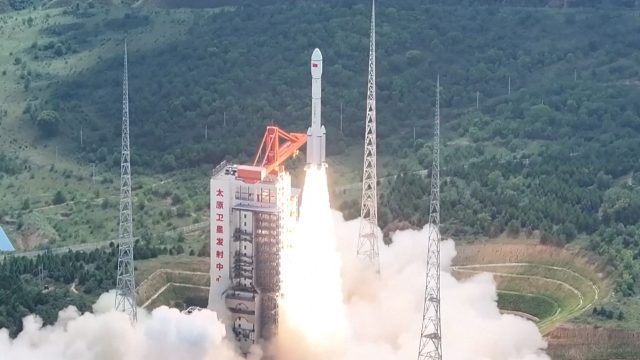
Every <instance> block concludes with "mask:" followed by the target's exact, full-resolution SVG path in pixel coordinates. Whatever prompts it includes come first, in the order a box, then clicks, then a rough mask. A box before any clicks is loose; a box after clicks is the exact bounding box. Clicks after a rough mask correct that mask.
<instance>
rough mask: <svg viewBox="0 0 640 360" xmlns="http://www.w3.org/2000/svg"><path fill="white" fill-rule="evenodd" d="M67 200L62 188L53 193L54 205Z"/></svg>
mask: <svg viewBox="0 0 640 360" xmlns="http://www.w3.org/2000/svg"><path fill="white" fill-rule="evenodd" d="M66 201H67V199H66V198H65V196H64V194H63V193H62V191H60V190H58V191H56V193H55V194H54V195H53V200H52V203H53V205H60V204H64V203H65V202H66Z"/></svg>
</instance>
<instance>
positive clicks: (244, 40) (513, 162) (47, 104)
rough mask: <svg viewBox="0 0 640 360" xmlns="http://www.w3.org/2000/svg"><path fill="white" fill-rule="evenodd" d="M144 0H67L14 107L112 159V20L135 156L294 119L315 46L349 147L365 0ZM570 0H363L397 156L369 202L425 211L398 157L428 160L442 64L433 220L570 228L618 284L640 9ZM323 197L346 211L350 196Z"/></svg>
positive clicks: (305, 95) (636, 196)
mask: <svg viewBox="0 0 640 360" xmlns="http://www.w3.org/2000/svg"><path fill="white" fill-rule="evenodd" d="M161 3H162V4H165V5H166V4H171V3H170V2H162V1H156V2H151V1H150V2H146V3H145V4H146V5H147V6H138V7H135V8H132V9H126V10H122V9H121V8H117V9H115V8H111V7H104V6H102V5H99V4H98V3H86V4H79V5H71V6H70V7H68V8H65V14H66V15H65V16H67V17H66V18H65V20H64V21H57V20H54V21H51V22H50V23H48V25H47V26H45V27H43V29H42V30H41V33H40V35H41V37H40V38H39V39H38V40H37V41H36V42H34V43H33V44H32V45H31V46H29V47H28V48H26V49H25V50H24V51H23V52H21V53H20V54H16V56H15V57H16V59H15V60H14V63H15V64H14V65H12V66H14V67H15V69H16V70H14V71H18V72H20V79H21V81H22V82H23V84H22V85H23V88H24V89H25V90H24V91H25V94H28V95H29V96H28V97H27V98H28V101H27V102H25V104H24V114H23V116H24V123H25V124H29V125H30V126H33V127H36V126H38V127H39V128H40V130H41V132H42V135H43V136H49V137H52V138H53V139H57V141H59V142H60V143H77V141H70V140H71V139H77V138H78V129H79V128H80V127H82V128H83V130H84V143H83V146H82V147H80V144H77V145H73V146H74V147H75V150H82V151H78V152H81V153H82V154H83V159H84V160H87V161H91V162H99V163H103V164H104V165H108V166H112V167H113V168H117V164H118V162H119V148H120V143H119V142H120V137H119V131H120V118H121V114H120V111H121V109H120V102H121V88H120V86H121V71H122V51H121V44H122V39H123V38H124V36H125V34H127V36H128V43H129V76H130V99H131V138H132V144H134V145H132V148H133V151H132V162H133V164H134V166H135V167H136V169H137V171H139V172H142V171H145V172H149V173H163V172H166V171H171V170H177V169H183V168H187V167H192V166H197V165H201V164H207V165H209V166H212V165H214V164H216V163H217V162H219V161H220V160H222V159H223V158H225V157H232V158H236V159H238V158H239V159H240V160H244V159H247V158H248V157H249V156H250V155H251V154H252V153H253V152H254V150H255V149H254V148H255V145H256V144H257V142H258V140H259V137H260V136H261V133H262V131H263V128H264V125H265V124H267V123H269V122H271V121H273V122H276V123H278V124H280V125H282V127H283V128H285V129H287V130H290V131H304V130H305V129H306V128H307V127H308V123H309V106H310V99H309V95H310V81H309V72H308V61H309V56H310V54H311V51H312V50H313V48H315V47H319V48H321V49H322V52H323V56H324V74H323V120H324V122H325V124H326V125H327V128H328V129H327V131H328V138H329V139H330V140H329V142H330V146H329V149H328V151H329V155H330V156H331V157H332V159H334V158H336V157H341V156H345V155H346V153H347V152H355V151H357V152H359V151H361V150H360V148H359V145H360V144H361V143H362V137H363V120H364V109H365V90H366V71H367V69H366V67H367V51H368V31H369V15H370V14H369V11H370V4H369V2H368V1H367V2H364V3H362V2H356V1H351V0H349V1H339V0H330V1H322V2H307V1H297V2H291V1H275V0H273V1H265V2H258V3H257V4H251V5H242V3H240V4H241V5H236V6H226V7H223V8H219V9H213V10H203V9H198V10H174V9H160V10H159V9H157V8H155V7H153V6H151V5H152V4H161ZM220 4H221V5H222V3H220ZM442 4H444V5H442ZM452 4H454V5H456V6H452ZM567 4H568V8H566V9H560V8H558V7H562V6H563V5H564V3H563V2H562V4H560V2H558V1H532V2H525V1H500V2H498V1H489V0H486V1H481V0H478V1H471V0H468V1H458V2H449V1H447V2H446V4H445V2H444V1H435V2H425V1H422V0H405V1H402V2H391V1H387V2H385V1H380V2H378V4H377V22H378V26H377V31H378V37H377V45H378V53H377V73H378V82H377V90H378V92H377V95H378V114H377V115H378V139H379V140H378V155H379V157H380V162H379V163H380V173H381V174H384V175H386V174H389V173H393V174H394V173H397V172H404V173H407V175H405V176H401V177H399V178H397V179H396V180H395V182H394V183H393V184H391V186H390V187H388V188H384V189H385V191H383V192H382V193H381V210H380V221H381V224H382V226H387V225H389V224H391V223H394V222H399V221H407V222H409V223H411V224H413V225H416V226H418V225H422V224H424V223H425V221H426V217H427V214H428V208H427V205H428V201H426V197H427V196H428V194H427V189H428V184H426V183H425V180H424V179H422V178H420V177H418V176H417V175H411V171H415V170H420V169H424V168H428V167H429V165H430V161H431V155H430V151H431V150H430V143H431V130H432V127H431V126H432V125H431V119H432V116H433V103H434V101H433V99H434V93H435V78H436V74H438V73H439V74H440V75H441V83H442V107H443V118H442V123H443V125H442V126H443V129H442V134H443V138H444V141H443V144H444V147H443V159H442V176H443V188H442V191H443V193H442V201H443V205H442V209H443V219H446V220H445V221H444V223H445V224H444V225H445V230H446V231H447V232H448V233H450V234H452V235H454V236H457V237H461V236H465V235H467V236H478V235H484V236H490V237H492V236H496V235H499V234H501V233H503V232H505V231H508V232H510V233H512V234H517V233H519V232H521V231H523V232H528V233H531V232H533V231H536V230H539V231H541V233H542V237H543V241H545V242H551V243H556V244H559V245H562V244H565V243H568V242H571V241H573V240H574V239H575V238H576V237H584V238H585V239H588V240H589V242H590V246H591V248H592V249H594V250H596V251H598V252H600V253H603V254H609V255H611V256H613V257H614V258H615V259H616V260H617V263H618V264H621V265H620V266H621V267H622V268H623V272H624V273H625V274H626V275H625V276H626V277H623V281H622V282H621V285H620V288H621V289H622V291H623V292H624V293H627V294H632V293H633V292H635V291H637V285H636V284H638V283H640V281H638V280H640V266H638V265H637V262H634V261H633V260H634V259H637V258H638V257H639V256H640V241H637V239H638V238H640V227H638V225H637V224H638V222H639V221H640V188H638V187H637V184H638V180H637V176H636V175H635V174H637V173H638V170H640V165H639V164H640V162H638V161H637V157H638V154H639V153H640V118H639V116H638V114H640V87H639V85H640V76H639V74H640V52H639V50H640V42H638V41H637V36H635V35H634V34H638V33H640V17H638V16H636V12H635V11H634V10H631V9H632V8H633V6H635V2H628V1H627V2H624V1H623V2H614V1H603V2H596V1H586V0H584V1H579V0H575V1H568V2H567ZM488 5H501V6H488ZM613 5H616V6H613ZM525 6H526V7H525ZM596 7H598V9H595V8H596ZM600 7H602V8H600ZM27 11H29V10H27ZM123 11H124V12H123ZM167 18H168V19H170V20H169V21H166V20H167ZM25 21H26V23H28V20H25ZM104 44H109V45H110V47H107V49H109V51H108V52H106V51H105V52H103V53H101V55H100V57H99V58H98V60H97V61H95V65H91V66H89V67H82V66H80V67H78V68H79V70H77V71H75V70H74V71H70V72H69V73H67V74H65V75H52V74H46V73H43V71H41V70H39V69H41V68H43V66H44V64H47V63H48V62H49V61H50V60H51V59H57V58H63V59H65V61H67V60H69V61H71V62H73V61H74V60H77V59H79V58H82V56H84V55H86V54H94V53H92V51H94V50H95V49H97V48H100V47H101V46H103V45H104ZM17 58H19V59H17ZM509 78H511V93H510V94H509V91H508V81H509ZM478 95H479V102H478V104H479V108H477V109H476V100H477V96H478ZM340 104H343V107H344V119H345V123H344V129H343V133H342V134H341V133H340V132H339V130H338V126H339V111H340ZM21 105H22V104H21ZM223 119H226V124H225V123H224V120H223ZM205 128H206V129H207V136H206V137H205ZM414 128H415V129H416V135H417V139H416V141H415V142H414V141H413V129H414ZM355 157H357V158H360V155H358V156H355ZM352 166H353V168H357V169H359V168H360V166H361V164H360V163H354V164H352ZM385 186H386V185H385ZM337 205H338V206H340V207H341V209H343V210H345V211H346V212H347V213H348V214H349V213H355V211H353V210H355V209H357V204H355V203H353V202H351V203H349V202H345V203H343V204H339V203H338V204H337Z"/></svg>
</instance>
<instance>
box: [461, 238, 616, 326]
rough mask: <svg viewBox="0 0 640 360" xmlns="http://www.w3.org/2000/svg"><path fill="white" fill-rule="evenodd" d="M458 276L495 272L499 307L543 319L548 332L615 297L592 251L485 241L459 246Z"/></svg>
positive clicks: (541, 321) (542, 321)
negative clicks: (590, 253)
mask: <svg viewBox="0 0 640 360" xmlns="http://www.w3.org/2000/svg"><path fill="white" fill-rule="evenodd" d="M453 269H454V271H455V274H456V276H459V277H468V276H472V275H473V274H476V273H478V272H489V273H491V274H493V276H494V279H495V281H496V285H497V288H498V290H499V291H500V293H499V294H500V295H499V299H501V300H499V305H501V306H504V308H503V309H505V310H514V311H520V312H524V313H527V314H530V315H532V316H534V317H536V318H538V319H539V322H538V327H539V328H540V330H541V331H542V332H543V333H548V332H549V331H551V330H553V329H554V328H555V327H556V326H557V325H559V324H561V323H563V322H566V321H569V320H571V319H574V318H576V317H577V316H579V315H581V314H583V313H585V312H586V310H588V309H590V308H591V306H593V305H594V304H597V303H598V302H599V301H601V300H602V299H604V298H606V297H607V296H608V294H609V291H610V290H609V289H610V284H609V280H608V277H607V276H605V275H603V273H602V271H603V269H604V267H603V265H602V264H601V263H600V262H598V261H597V260H596V259H594V258H591V257H589V256H588V254H586V253H581V252H578V251H576V250H564V249H558V248H553V247H547V246H540V245H521V244H517V245H516V244H504V243H496V244H493V243H485V244H482V245H480V244H472V245H464V246H460V247H459V248H458V256H457V257H456V258H455V259H454V268H453Z"/></svg>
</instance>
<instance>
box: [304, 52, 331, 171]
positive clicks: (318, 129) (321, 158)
mask: <svg viewBox="0 0 640 360" xmlns="http://www.w3.org/2000/svg"><path fill="white" fill-rule="evenodd" d="M321 93H322V53H321V52H320V50H319V49H315V50H313V54H311V127H310V128H309V130H307V166H311V165H315V166H323V165H326V163H325V147H326V143H327V137H326V130H325V128H324V125H322V118H321V109H320V104H321V95H322V94H321Z"/></svg>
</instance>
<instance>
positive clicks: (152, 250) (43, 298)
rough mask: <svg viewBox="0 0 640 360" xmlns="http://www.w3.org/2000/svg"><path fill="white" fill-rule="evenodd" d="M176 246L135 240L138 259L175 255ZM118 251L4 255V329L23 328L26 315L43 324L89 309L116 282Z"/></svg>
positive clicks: (0, 283) (0, 311)
mask: <svg viewBox="0 0 640 360" xmlns="http://www.w3.org/2000/svg"><path fill="white" fill-rule="evenodd" d="M176 248H177V247H171V248H168V247H160V246H154V245H150V244H149V243H145V242H141V241H136V244H135V248H134V252H135V254H136V259H137V260H145V259H152V258H156V257H158V256H159V255H163V254H164V255H168V254H171V255H173V254H177V249H176ZM117 252H118V249H117V247H116V246H114V244H113V243H110V244H109V247H108V248H107V249H96V250H92V251H89V252H84V251H68V252H66V253H63V254H60V255H56V254H52V253H48V252H47V253H44V254H41V255H37V256H35V257H32V258H29V257H25V256H6V257H5V258H4V259H2V260H1V261H0V328H7V329H8V330H9V332H10V333H11V334H12V335H15V334H17V333H19V332H20V331H21V330H22V325H23V324H22V318H23V317H25V316H27V315H28V314H37V315H38V316H40V317H42V319H43V320H44V322H45V324H51V323H53V322H54V321H56V320H57V318H58V311H60V310H62V309H63V308H65V307H67V306H69V305H74V306H76V307H77V308H78V310H80V311H83V312H84V311H88V310H90V308H91V304H93V302H95V300H96V299H97V297H98V296H99V295H100V294H102V293H104V292H106V291H108V290H111V289H113V288H115V285H116V269H117V258H118V256H117Z"/></svg>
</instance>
